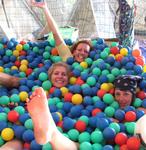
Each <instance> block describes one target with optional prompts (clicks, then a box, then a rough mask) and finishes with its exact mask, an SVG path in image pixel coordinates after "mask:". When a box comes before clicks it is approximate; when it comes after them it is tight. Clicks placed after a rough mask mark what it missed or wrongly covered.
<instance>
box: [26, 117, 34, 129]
mask: <svg viewBox="0 0 146 150" xmlns="http://www.w3.org/2000/svg"><path fill="white" fill-rule="evenodd" d="M24 126H25V127H26V129H31V130H32V129H33V122H32V119H27V120H26V121H25V123H24Z"/></svg>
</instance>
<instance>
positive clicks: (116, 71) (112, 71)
mask: <svg viewBox="0 0 146 150" xmlns="http://www.w3.org/2000/svg"><path fill="white" fill-rule="evenodd" d="M111 73H112V74H113V75H114V76H118V75H120V70H119V69H118V68H113V69H112V70H111Z"/></svg>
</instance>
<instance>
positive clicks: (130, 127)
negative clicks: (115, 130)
mask: <svg viewBox="0 0 146 150" xmlns="http://www.w3.org/2000/svg"><path fill="white" fill-rule="evenodd" d="M135 124H136V123H135V122H126V123H125V127H126V132H127V133H129V134H134V131H135Z"/></svg>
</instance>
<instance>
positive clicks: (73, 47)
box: [71, 40, 93, 53]
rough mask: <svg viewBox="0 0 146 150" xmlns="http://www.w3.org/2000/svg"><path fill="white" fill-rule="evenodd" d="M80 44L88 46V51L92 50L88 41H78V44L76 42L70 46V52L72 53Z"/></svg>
mask: <svg viewBox="0 0 146 150" xmlns="http://www.w3.org/2000/svg"><path fill="white" fill-rule="evenodd" d="M80 43H85V44H87V45H89V47H90V51H91V50H92V49H93V47H92V44H91V42H90V40H79V41H78V42H76V43H74V44H73V45H72V47H71V52H72V53H73V52H74V50H75V49H76V48H77V46H78V45H79V44H80Z"/></svg>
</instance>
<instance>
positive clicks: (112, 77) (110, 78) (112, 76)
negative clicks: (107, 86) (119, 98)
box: [107, 74, 115, 83]
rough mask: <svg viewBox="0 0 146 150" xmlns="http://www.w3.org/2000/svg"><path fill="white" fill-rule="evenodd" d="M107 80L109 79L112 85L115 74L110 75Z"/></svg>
mask: <svg viewBox="0 0 146 150" xmlns="http://www.w3.org/2000/svg"><path fill="white" fill-rule="evenodd" d="M107 78H108V81H109V82H111V83H112V82H113V81H114V80H115V76H114V75H113V74H108V75H107Z"/></svg>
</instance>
